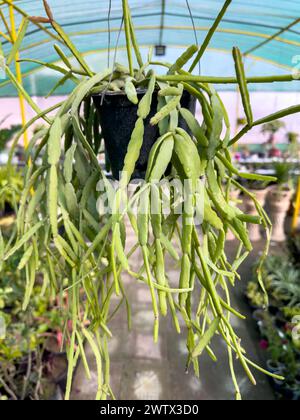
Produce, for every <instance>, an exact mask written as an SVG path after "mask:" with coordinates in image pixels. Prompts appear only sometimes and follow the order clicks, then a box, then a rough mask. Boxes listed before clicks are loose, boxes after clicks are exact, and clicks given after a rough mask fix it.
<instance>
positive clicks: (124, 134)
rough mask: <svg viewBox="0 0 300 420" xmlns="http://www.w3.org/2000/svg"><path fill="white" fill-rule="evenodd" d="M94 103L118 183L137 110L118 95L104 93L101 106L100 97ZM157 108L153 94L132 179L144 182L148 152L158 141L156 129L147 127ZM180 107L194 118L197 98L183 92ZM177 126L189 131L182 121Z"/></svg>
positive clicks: (116, 93)
mask: <svg viewBox="0 0 300 420" xmlns="http://www.w3.org/2000/svg"><path fill="white" fill-rule="evenodd" d="M145 92H146V91H140V92H138V97H139V100H141V98H142V97H143V96H144V94H145ZM93 100H94V104H95V107H96V108H97V110H98V113H99V119H100V125H101V130H102V135H103V138H104V142H105V148H106V150H107V153H108V157H109V161H110V164H111V170H112V174H113V178H114V179H116V180H119V178H120V172H121V171H122V169H123V167H124V160H125V156H126V152H127V148H128V144H129V141H130V138H131V134H132V131H133V129H134V126H135V123H136V121H137V118H138V117H137V111H138V106H137V105H134V104H133V103H131V102H130V101H129V100H128V98H127V96H126V95H125V94H124V93H120V92H107V93H106V94H105V97H104V100H103V103H102V95H94V96H93ZM157 104H158V97H157V92H156V93H154V95H153V99H152V105H151V112H150V114H149V116H148V118H147V119H146V120H145V135H144V142H143V146H142V150H141V154H140V157H139V160H138V162H137V165H136V168H135V172H134V174H133V177H132V179H144V178H145V175H146V170H147V164H148V157H149V154H150V151H151V149H152V146H153V145H154V143H155V142H156V140H157V139H158V138H159V129H158V127H157V126H154V127H153V126H151V125H150V119H151V118H152V117H153V116H154V115H155V114H156V113H157ZM181 106H182V107H184V108H187V109H189V110H190V111H191V112H192V113H193V114H195V112H196V98H194V97H193V96H192V95H190V93H189V92H187V91H184V93H183V95H182V100H181ZM179 126H180V127H181V128H183V129H185V130H187V131H188V127H187V125H186V123H185V121H183V120H182V119H180V121H179Z"/></svg>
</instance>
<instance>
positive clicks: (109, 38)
mask: <svg viewBox="0 0 300 420" xmlns="http://www.w3.org/2000/svg"><path fill="white" fill-rule="evenodd" d="M111 3H112V0H109V6H108V19H107V29H108V57H107V63H108V66H107V67H108V68H109V67H110V45H111V32H110V16H111V7H112V5H111Z"/></svg>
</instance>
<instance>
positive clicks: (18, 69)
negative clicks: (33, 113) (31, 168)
mask: <svg viewBox="0 0 300 420" xmlns="http://www.w3.org/2000/svg"><path fill="white" fill-rule="evenodd" d="M10 3H13V0H11V2H10ZM9 18H10V25H11V35H12V41H13V42H14V43H15V42H16V39H17V31H16V23H15V13H14V8H13V6H12V4H11V5H9ZM19 58H20V57H19V53H17V55H16V63H15V64H16V77H17V80H18V82H19V83H20V84H21V85H23V78H22V70H21V64H20V63H19V62H18V60H19ZM19 102H20V111H21V119H22V125H23V127H25V125H26V108H25V100H24V98H23V96H22V95H21V94H19ZM27 147H28V133H27V131H25V133H24V148H25V149H27Z"/></svg>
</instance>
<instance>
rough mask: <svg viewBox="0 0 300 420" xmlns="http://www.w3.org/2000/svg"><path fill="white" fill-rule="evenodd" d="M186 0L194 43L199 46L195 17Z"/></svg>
mask: <svg viewBox="0 0 300 420" xmlns="http://www.w3.org/2000/svg"><path fill="white" fill-rule="evenodd" d="M185 1H186V5H187V8H188V11H189V14H190V17H191V21H192V25H193V30H194V35H195V41H196V45H197V47H198V48H199V41H198V37H197V31H196V25H195V19H194V16H193V12H192V9H191V6H190V3H189V0H185ZM200 75H201V62H200V61H199V76H200Z"/></svg>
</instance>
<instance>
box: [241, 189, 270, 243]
mask: <svg viewBox="0 0 300 420" xmlns="http://www.w3.org/2000/svg"><path fill="white" fill-rule="evenodd" d="M243 185H245V186H246V187H247V189H248V190H249V191H250V192H251V194H252V195H254V196H255V197H256V200H257V202H258V203H259V205H260V206H261V207H262V208H263V207H264V206H265V203H266V198H267V196H268V194H269V191H270V187H268V186H267V184H266V183H263V182H257V181H247V182H245V181H244V183H243ZM243 202H244V205H245V211H246V213H247V214H249V215H251V216H256V215H257V208H256V203H255V202H253V200H252V199H251V196H249V195H245V196H244V198H243ZM249 237H250V239H251V241H252V242H259V241H261V240H262V229H261V225H260V224H250V225H249Z"/></svg>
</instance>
